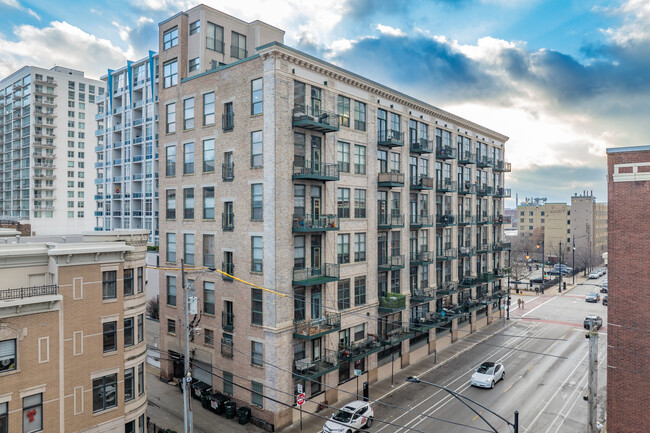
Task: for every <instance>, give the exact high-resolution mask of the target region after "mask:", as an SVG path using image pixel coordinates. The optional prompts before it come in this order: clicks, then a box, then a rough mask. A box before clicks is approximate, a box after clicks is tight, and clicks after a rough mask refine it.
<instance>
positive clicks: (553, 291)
mask: <svg viewBox="0 0 650 433" xmlns="http://www.w3.org/2000/svg"><path fill="white" fill-rule="evenodd" d="M567 280H572V277H563V278H562V282H565V281H566V283H567V285H566V290H563V291H562V293H558V291H557V288H558V285H557V284H554V285H552V286H550V287H547V288H546V289H544V294H543V295H542V294H541V292H540V293H535V290H530V289H524V288H522V287H521V285H520V287H519V293H517V291H516V289H515V287H514V285H513V284H510V295H511V296H555V295H562V294H564V293H568V292H570V291H571V290H572V289H574V288H575V287H576V286H579V285H580V284H582V283H584V282H585V281H587V280H589V277H588V276H582V275H578V274H576V283H575V284H571V283H569V281H567Z"/></svg>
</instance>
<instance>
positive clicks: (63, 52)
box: [0, 21, 133, 78]
mask: <svg viewBox="0 0 650 433" xmlns="http://www.w3.org/2000/svg"><path fill="white" fill-rule="evenodd" d="M14 35H15V39H16V40H15V41H13V40H8V39H5V38H4V36H3V35H1V34H0V52H1V53H2V57H0V76H7V75H9V74H11V73H12V72H14V71H16V70H18V69H19V68H21V67H22V66H25V65H34V66H41V67H44V68H50V67H52V66H54V65H61V66H67V67H70V68H74V69H79V70H82V71H84V72H85V73H86V75H87V76H90V77H92V78H98V77H100V76H101V75H104V74H105V73H106V70H107V68H109V67H115V66H118V65H121V64H123V63H126V59H127V58H128V57H132V55H133V53H132V52H131V51H129V50H127V51H124V50H122V49H120V48H119V47H116V46H115V45H113V43H112V42H111V41H109V40H107V39H100V38H98V37H96V36H94V35H91V34H89V33H86V32H84V31H83V30H81V29H80V28H78V27H75V26H73V25H70V24H68V23H67V22H60V21H53V22H51V23H50V24H49V26H48V27H44V28H36V27H34V26H30V25H22V26H17V27H15V28H14Z"/></svg>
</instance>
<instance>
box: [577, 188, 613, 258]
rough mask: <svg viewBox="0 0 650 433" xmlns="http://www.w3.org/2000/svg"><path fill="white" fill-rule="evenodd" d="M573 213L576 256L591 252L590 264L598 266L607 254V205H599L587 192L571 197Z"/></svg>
mask: <svg viewBox="0 0 650 433" xmlns="http://www.w3.org/2000/svg"><path fill="white" fill-rule="evenodd" d="M571 211H572V214H573V215H572V218H571V234H572V235H573V236H574V239H575V245H576V254H578V255H581V256H586V254H585V253H586V252H587V251H591V254H590V257H589V263H590V266H596V265H598V264H599V263H601V262H602V261H603V253H605V252H607V203H597V202H596V197H594V196H593V194H591V193H587V191H585V192H584V193H583V194H582V195H578V194H575V195H574V196H573V197H571ZM581 258H584V259H587V257H581ZM576 260H578V259H576Z"/></svg>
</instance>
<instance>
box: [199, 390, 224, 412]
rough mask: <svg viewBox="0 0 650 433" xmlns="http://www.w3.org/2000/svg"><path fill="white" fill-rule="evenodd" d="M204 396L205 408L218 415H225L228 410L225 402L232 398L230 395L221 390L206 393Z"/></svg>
mask: <svg viewBox="0 0 650 433" xmlns="http://www.w3.org/2000/svg"><path fill="white" fill-rule="evenodd" d="M204 398H205V399H206V403H205V404H204V406H203V407H204V408H206V409H210V410H211V411H212V412H214V413H216V414H217V415H223V414H224V413H225V412H226V406H224V404H225V403H226V402H227V401H228V400H230V397H228V396H227V395H224V394H221V393H220V392H216V393H207V394H205V395H204Z"/></svg>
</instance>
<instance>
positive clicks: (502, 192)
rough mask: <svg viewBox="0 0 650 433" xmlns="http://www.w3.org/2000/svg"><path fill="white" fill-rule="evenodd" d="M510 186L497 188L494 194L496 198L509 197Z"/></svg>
mask: <svg viewBox="0 0 650 433" xmlns="http://www.w3.org/2000/svg"><path fill="white" fill-rule="evenodd" d="M510 194H511V192H510V188H497V189H496V191H495V192H494V196H495V197H497V198H510Z"/></svg>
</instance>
